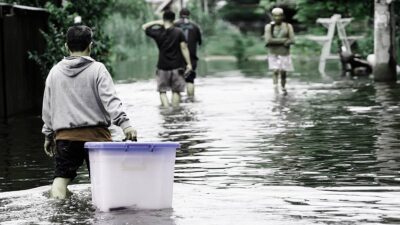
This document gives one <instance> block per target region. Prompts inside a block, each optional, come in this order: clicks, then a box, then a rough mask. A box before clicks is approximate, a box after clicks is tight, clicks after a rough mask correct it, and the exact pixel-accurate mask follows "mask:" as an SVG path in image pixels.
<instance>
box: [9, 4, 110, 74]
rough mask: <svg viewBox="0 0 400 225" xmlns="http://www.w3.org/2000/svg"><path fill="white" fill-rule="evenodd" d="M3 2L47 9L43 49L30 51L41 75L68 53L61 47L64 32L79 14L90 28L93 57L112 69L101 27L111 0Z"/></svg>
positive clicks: (105, 35)
mask: <svg viewBox="0 0 400 225" xmlns="http://www.w3.org/2000/svg"><path fill="white" fill-rule="evenodd" d="M6 2H9V3H17V4H25V5H30V6H36V7H44V8H46V9H47V10H48V12H49V13H50V16H49V22H48V30H47V31H42V34H43V36H44V38H45V41H46V43H47V46H46V49H45V51H44V53H43V54H39V53H37V52H30V53H29V56H30V58H31V59H33V60H34V61H36V63H37V64H38V65H39V66H40V69H41V71H42V73H43V76H44V77H46V76H47V74H48V72H49V70H50V69H51V67H53V65H55V64H56V63H57V62H58V61H60V60H61V59H62V58H63V57H64V56H66V55H67V52H66V49H65V48H64V43H65V33H66V31H67V29H68V27H70V26H71V25H73V21H74V17H75V16H77V15H79V16H81V17H82V22H83V23H84V24H85V25H87V26H89V27H91V28H92V29H93V34H94V47H93V49H92V57H93V58H95V59H96V60H98V61H101V62H103V63H104V64H105V65H106V66H107V67H108V68H109V69H110V70H111V68H110V58H109V56H110V54H109V52H110V47H111V39H110V38H109V36H108V35H107V34H106V33H105V32H104V29H103V24H104V21H105V19H106V18H107V16H108V9H109V8H108V6H109V4H110V3H111V0H85V1H76V0H74V1H72V0H71V1H65V2H64V4H63V5H62V6H58V5H55V4H54V3H53V1H50V0H48V1H44V0H40V1H39V0H38V1H29V0H19V1H18V0H7V1H6Z"/></svg>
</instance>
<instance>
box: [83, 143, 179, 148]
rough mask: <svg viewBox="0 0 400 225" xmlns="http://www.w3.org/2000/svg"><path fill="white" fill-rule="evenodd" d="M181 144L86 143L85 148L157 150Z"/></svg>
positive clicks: (177, 146) (176, 146)
mask: <svg viewBox="0 0 400 225" xmlns="http://www.w3.org/2000/svg"><path fill="white" fill-rule="evenodd" d="M179 147H180V144H179V143H177V142H86V143H85V148H87V149H96V150H126V149H131V150H134V149H155V148H174V149H177V148H179Z"/></svg>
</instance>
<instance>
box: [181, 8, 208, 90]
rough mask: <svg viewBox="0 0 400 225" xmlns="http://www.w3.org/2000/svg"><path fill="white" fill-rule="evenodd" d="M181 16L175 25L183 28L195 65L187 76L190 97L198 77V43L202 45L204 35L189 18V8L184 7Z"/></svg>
mask: <svg viewBox="0 0 400 225" xmlns="http://www.w3.org/2000/svg"><path fill="white" fill-rule="evenodd" d="M179 16H180V19H179V20H177V21H176V22H175V26H176V27H179V28H181V29H182V31H183V34H184V35H185V38H186V41H187V44H188V47H189V53H190V61H191V62H192V67H193V68H192V69H193V70H192V71H191V72H190V73H188V74H186V76H185V81H186V91H187V95H188V96H189V97H194V79H195V78H196V67H197V61H198V60H199V58H198V57H197V45H199V46H200V45H201V43H202V35H201V31H200V28H199V26H198V25H197V24H195V23H193V21H190V20H189V16H190V11H189V10H188V9H185V8H184V9H182V10H181V11H180V12H179Z"/></svg>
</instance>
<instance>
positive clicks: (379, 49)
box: [374, 0, 397, 81]
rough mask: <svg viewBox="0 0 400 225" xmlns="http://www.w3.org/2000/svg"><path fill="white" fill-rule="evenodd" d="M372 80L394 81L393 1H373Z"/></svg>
mask: <svg viewBox="0 0 400 225" xmlns="http://www.w3.org/2000/svg"><path fill="white" fill-rule="evenodd" d="M374 1H375V15H374V54H375V60H376V61H375V66H374V80H375V81H396V76H397V75H396V65H397V63H396V42H395V20H394V17H395V15H394V3H393V0H374Z"/></svg>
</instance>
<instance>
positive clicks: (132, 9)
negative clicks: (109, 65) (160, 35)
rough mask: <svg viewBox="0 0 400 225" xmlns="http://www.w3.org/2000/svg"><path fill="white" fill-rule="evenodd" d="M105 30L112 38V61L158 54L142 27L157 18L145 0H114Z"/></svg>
mask: <svg viewBox="0 0 400 225" xmlns="http://www.w3.org/2000/svg"><path fill="white" fill-rule="evenodd" d="M110 12H111V13H110V17H109V19H108V20H107V21H106V23H105V27H104V28H105V31H106V32H107V33H108V34H109V35H110V36H111V38H112V41H113V42H112V43H113V45H112V46H113V47H112V54H111V60H112V62H119V61H125V60H128V59H129V60H136V59H141V58H146V57H149V56H152V57H154V56H155V55H156V48H155V45H154V44H153V43H152V42H151V40H149V39H148V38H146V36H145V34H144V32H143V31H142V29H141V26H142V24H143V23H145V22H148V21H150V20H153V19H155V15H154V14H153V12H152V9H151V8H150V6H149V5H148V4H147V3H146V2H145V1H144V0H113V1H112V5H110Z"/></svg>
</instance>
